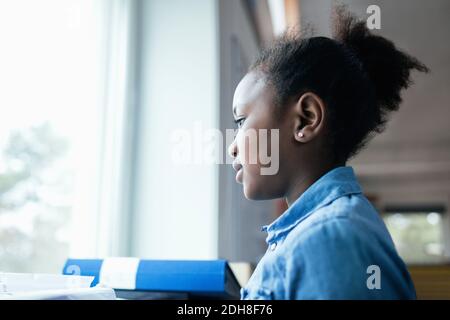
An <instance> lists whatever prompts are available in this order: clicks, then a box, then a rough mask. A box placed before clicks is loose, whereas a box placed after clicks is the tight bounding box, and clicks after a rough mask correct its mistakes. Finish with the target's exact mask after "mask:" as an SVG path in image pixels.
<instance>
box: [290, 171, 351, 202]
mask: <svg viewBox="0 0 450 320" xmlns="http://www.w3.org/2000/svg"><path fill="white" fill-rule="evenodd" d="M340 166H345V163H333V164H328V165H323V164H322V165H321V166H313V167H311V168H310V169H309V170H305V171H302V173H301V174H300V175H298V176H296V177H295V178H294V180H293V182H292V183H291V187H290V188H289V190H288V192H287V193H286V196H285V199H286V202H287V204H288V206H289V207H290V206H291V205H292V204H293V203H294V202H295V200H297V199H298V198H299V197H300V196H301V195H302V194H303V192H305V191H306V190H307V189H308V188H309V187H310V186H311V185H312V184H313V183H314V182H316V181H317V180H318V179H319V178H320V177H322V176H323V175H324V174H326V173H327V172H328V171H331V170H332V169H334V168H337V167H340Z"/></svg>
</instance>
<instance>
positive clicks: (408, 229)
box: [383, 207, 445, 264]
mask: <svg viewBox="0 0 450 320" xmlns="http://www.w3.org/2000/svg"><path fill="white" fill-rule="evenodd" d="M443 212H444V209H443V208H442V207H428V208H427V207H423V208H419V207H409V208H408V207H397V208H387V210H386V211H385V213H384V214H383V219H384V222H385V223H386V226H387V228H388V229H389V232H390V233H391V236H392V238H393V241H394V243H395V246H396V248H397V250H398V253H399V254H400V256H401V257H402V258H403V259H404V260H405V262H406V263H408V264H433V263H440V262H443V261H445V256H444V237H443V229H444V227H443V221H444V215H443Z"/></svg>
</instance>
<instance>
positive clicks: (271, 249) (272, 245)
mask: <svg viewBox="0 0 450 320" xmlns="http://www.w3.org/2000/svg"><path fill="white" fill-rule="evenodd" d="M276 248H277V243H276V242H272V243H271V244H270V251H274V250H275V249H276Z"/></svg>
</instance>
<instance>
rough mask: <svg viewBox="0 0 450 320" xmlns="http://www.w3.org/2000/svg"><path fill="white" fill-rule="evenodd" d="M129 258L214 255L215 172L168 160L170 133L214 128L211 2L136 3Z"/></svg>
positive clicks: (214, 48)
mask: <svg viewBox="0 0 450 320" xmlns="http://www.w3.org/2000/svg"><path fill="white" fill-rule="evenodd" d="M140 19H141V23H140V25H141V34H140V46H141V50H140V57H139V61H140V64H141V65H140V68H139V69H140V88H138V90H139V91H140V98H139V106H140V107H139V114H138V115H137V118H138V126H137V128H136V134H135V137H136V143H137V145H136V146H137V148H136V151H135V152H136V154H135V162H136V164H135V170H134V175H135V176H134V185H133V186H132V188H133V189H134V191H133V194H134V198H133V199H132V200H131V207H130V219H131V227H130V228H131V229H130V230H131V233H132V234H131V243H130V248H129V254H130V255H132V256H139V257H142V258H158V259H185V258H186V259H209V258H216V257H217V254H218V253H217V211H218V208H217V194H218V191H217V188H218V187H217V186H218V180H217V179H218V177H217V167H216V166H213V165H204V164H197V165H195V164H193V165H177V164H175V163H173V161H172V151H173V148H172V147H173V143H172V142H171V137H172V136H171V134H172V132H173V131H174V130H176V129H187V130H191V129H192V128H193V127H194V124H195V123H201V125H202V126H204V127H205V128H209V127H218V51H217V49H218V42H217V34H218V33H217V1H211V0H195V1H184V0H167V1H161V0H145V1H141V12H140Z"/></svg>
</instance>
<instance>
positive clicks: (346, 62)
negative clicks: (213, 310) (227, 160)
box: [229, 8, 428, 299]
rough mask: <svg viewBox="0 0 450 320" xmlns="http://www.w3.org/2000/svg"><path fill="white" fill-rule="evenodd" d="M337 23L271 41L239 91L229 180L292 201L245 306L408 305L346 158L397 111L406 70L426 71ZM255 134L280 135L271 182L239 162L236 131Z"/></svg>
mask: <svg viewBox="0 0 450 320" xmlns="http://www.w3.org/2000/svg"><path fill="white" fill-rule="evenodd" d="M334 25H335V28H334V29H335V30H334V35H333V38H332V39H330V38H326V37H311V38H301V37H299V36H284V37H283V38H281V39H279V40H277V42H276V43H275V44H274V45H273V46H271V47H270V48H268V49H266V50H265V51H264V52H263V53H262V54H261V55H260V57H259V58H258V59H257V61H256V62H255V63H254V64H253V66H252V67H251V68H250V71H249V72H248V73H247V74H246V75H245V77H244V78H243V79H242V80H241V82H240V83H239V85H238V87H237V88H236V91H235V94H234V99H233V113H234V117H235V121H236V123H237V124H238V127H239V131H238V134H237V135H236V138H235V140H234V141H233V143H232V144H231V145H230V147H229V153H230V154H231V155H232V157H234V162H233V167H234V168H235V170H236V171H237V176H236V180H237V181H238V182H240V183H242V184H243V190H244V193H245V196H246V197H247V198H248V199H273V198H280V197H284V198H285V199H286V201H287V203H288V205H289V207H288V209H287V210H286V211H285V212H284V213H283V214H282V215H281V216H280V217H279V218H278V219H276V220H275V221H274V222H273V223H271V224H270V225H269V226H265V227H263V230H265V231H266V232H267V234H268V235H267V239H266V242H267V244H268V250H267V252H266V254H265V255H264V257H263V258H262V259H261V261H260V262H259V264H258V266H257V267H256V269H255V272H254V273H253V275H252V277H251V279H250V280H249V282H248V284H247V286H246V287H245V288H243V289H242V290H241V298H242V299H414V298H415V290H414V286H413V283H412V281H411V278H410V276H409V274H408V271H407V269H406V266H405V264H404V263H403V261H402V260H401V258H400V257H399V256H398V254H397V252H396V250H395V247H394V244H393V242H392V240H391V237H390V235H389V233H388V231H387V229H386V227H385V225H384V223H383V221H382V220H381V218H380V216H379V214H378V213H377V211H376V210H375V208H374V207H373V206H372V205H371V204H370V202H369V201H368V200H367V199H366V198H365V196H364V195H363V194H362V191H361V187H360V185H359V184H358V182H357V180H356V177H355V174H354V172H353V169H352V168H351V167H349V166H346V162H347V161H348V159H349V158H351V157H352V156H354V155H355V154H357V153H358V151H359V150H361V148H362V147H364V145H365V144H366V143H367V141H368V140H369V138H371V137H372V136H373V135H374V134H375V133H378V132H381V131H382V130H383V127H384V125H385V123H386V121H387V117H388V115H389V113H390V112H391V111H394V110H397V109H398V107H399V105H400V103H401V97H400V91H401V90H402V89H406V88H408V86H409V85H410V83H411V79H410V72H411V71H412V70H413V69H416V70H419V71H423V72H426V71H428V70H427V68H426V66H425V65H423V64H422V63H420V62H419V61H418V60H417V59H415V58H413V57H412V56H410V55H408V54H406V53H404V52H402V51H400V50H398V49H397V48H396V47H395V46H394V44H393V43H392V42H391V41H389V40H387V39H385V38H383V37H380V36H377V35H374V34H372V33H371V32H370V31H369V30H368V29H367V27H366V24H365V22H364V21H358V20H357V19H356V18H355V17H354V16H352V15H350V14H348V13H346V12H345V10H343V9H342V8H339V9H338V10H337V18H336V19H335V21H334ZM259 129H279V154H278V157H279V170H278V172H277V173H276V174H275V175H262V174H260V169H261V167H263V165H262V164H261V161H257V162H256V163H249V161H248V156H247V155H248V149H249V146H248V143H246V141H247V140H246V139H245V138H244V136H245V132H246V131H248V130H259ZM272 143H275V142H273V141H272ZM269 144H270V141H269ZM242 154H245V157H244V159H243V157H242ZM272 158H273V155H272Z"/></svg>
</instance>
